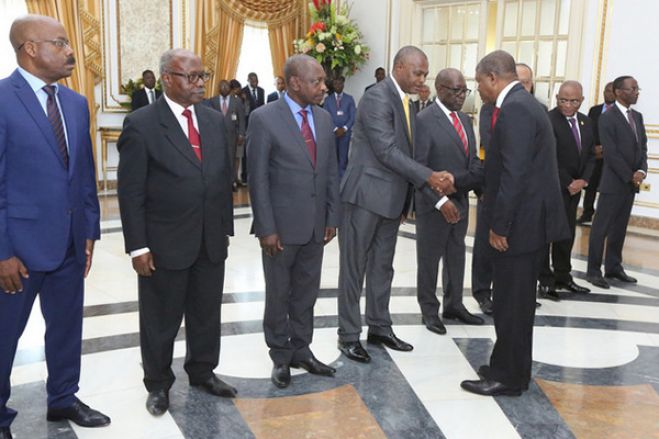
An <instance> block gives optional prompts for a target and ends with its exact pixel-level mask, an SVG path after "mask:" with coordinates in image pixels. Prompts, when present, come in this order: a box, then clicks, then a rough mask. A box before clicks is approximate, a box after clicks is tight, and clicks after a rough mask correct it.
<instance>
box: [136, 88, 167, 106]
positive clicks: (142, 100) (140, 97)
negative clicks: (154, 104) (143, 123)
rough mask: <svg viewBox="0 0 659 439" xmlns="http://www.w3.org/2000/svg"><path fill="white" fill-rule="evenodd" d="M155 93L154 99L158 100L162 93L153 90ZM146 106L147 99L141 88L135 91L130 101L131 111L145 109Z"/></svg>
mask: <svg viewBox="0 0 659 439" xmlns="http://www.w3.org/2000/svg"><path fill="white" fill-rule="evenodd" d="M155 92H156V99H158V98H159V97H160V96H161V95H162V92H161V91H160V90H155ZM147 105H149V97H148V96H147V95H146V90H145V89H143V88H141V89H139V90H135V91H134V92H133V96H132V98H131V101H130V107H131V111H135V110H137V109H138V108H142V107H146V106H147Z"/></svg>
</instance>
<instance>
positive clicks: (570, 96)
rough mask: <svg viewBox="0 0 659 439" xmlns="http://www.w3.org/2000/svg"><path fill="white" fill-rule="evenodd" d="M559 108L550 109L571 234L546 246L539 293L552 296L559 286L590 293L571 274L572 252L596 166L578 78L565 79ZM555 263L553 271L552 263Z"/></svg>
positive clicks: (559, 173) (590, 128) (591, 132)
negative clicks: (582, 202)
mask: <svg viewBox="0 0 659 439" xmlns="http://www.w3.org/2000/svg"><path fill="white" fill-rule="evenodd" d="M556 102H557V105H556V108H554V109H553V110H551V111H550V112H549V120H550V121H551V125H552V128H553V130H554V137H555V138H556V153H557V154H558V156H557V162H558V181H559V183H560V185H561V193H562V195H563V203H564V206H565V213H566V215H567V222H568V226H569V228H570V237H569V239H566V240H564V241H559V242H554V243H551V244H550V245H549V246H547V249H546V253H545V260H544V263H543V266H542V269H541V270H540V277H539V278H538V282H539V286H538V294H539V296H540V297H544V298H547V299H551V300H559V299H560V296H559V294H558V292H557V290H567V291H570V292H572V293H588V292H590V290H589V289H588V288H584V287H582V286H579V285H577V283H576V282H574V279H573V278H572V275H571V274H570V271H572V264H571V263H570V257H571V256H570V255H571V253H572V246H573V244H574V231H575V227H576V220H577V207H578V206H579V198H581V191H582V189H583V188H585V187H586V186H588V184H589V183H588V182H589V181H590V176H591V175H592V173H593V167H594V166H595V156H594V155H593V146H594V144H593V128H592V126H591V122H590V119H589V118H588V117H587V116H586V115H584V114H582V113H579V107H581V103H582V102H583V89H582V87H581V84H580V83H578V82H577V81H565V82H564V83H563V84H561V86H560V88H559V89H558V94H557V95H556ZM550 255H551V262H552V265H553V269H554V270H553V272H552V269H551V267H550V264H549V258H550Z"/></svg>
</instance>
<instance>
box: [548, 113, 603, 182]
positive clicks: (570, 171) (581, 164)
mask: <svg viewBox="0 0 659 439" xmlns="http://www.w3.org/2000/svg"><path fill="white" fill-rule="evenodd" d="M576 117H577V125H578V127H579V133H580V135H581V151H579V148H578V147H577V142H576V140H575V139H574V135H573V134H572V128H571V127H570V122H568V121H567V119H566V118H565V116H563V115H562V114H561V112H560V111H559V110H558V108H554V109H553V110H551V111H550V112H549V120H550V121H551V125H552V128H553V129H554V137H555V138H556V153H557V154H558V156H557V161H558V180H559V183H560V185H561V191H562V192H563V193H564V194H566V193H569V192H568V190H567V187H568V186H569V185H570V183H572V180H577V179H584V180H586V181H589V180H590V176H591V175H592V174H593V169H594V168H595V155H594V152H593V148H594V145H595V144H594V143H593V127H592V123H591V121H590V119H589V118H588V117H587V116H586V115H584V114H582V113H577V114H576Z"/></svg>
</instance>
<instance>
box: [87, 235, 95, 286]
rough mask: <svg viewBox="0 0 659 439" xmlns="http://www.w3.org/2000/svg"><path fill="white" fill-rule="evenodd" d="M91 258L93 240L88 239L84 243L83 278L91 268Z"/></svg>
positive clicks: (92, 254)
mask: <svg viewBox="0 0 659 439" xmlns="http://www.w3.org/2000/svg"><path fill="white" fill-rule="evenodd" d="M92 256H94V240H93V239H88V240H86V241H85V278H86V277H87V275H88V274H89V270H91V268H92Z"/></svg>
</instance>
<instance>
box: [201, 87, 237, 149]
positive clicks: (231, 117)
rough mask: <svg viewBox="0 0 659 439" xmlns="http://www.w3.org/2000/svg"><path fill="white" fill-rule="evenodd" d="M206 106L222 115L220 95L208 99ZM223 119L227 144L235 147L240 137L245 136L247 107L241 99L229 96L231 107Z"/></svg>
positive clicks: (229, 106)
mask: <svg viewBox="0 0 659 439" xmlns="http://www.w3.org/2000/svg"><path fill="white" fill-rule="evenodd" d="M204 104H206V105H208V106H209V107H211V108H212V109H214V110H216V111H219V112H220V114H222V104H221V102H220V96H219V95H218V96H214V97H212V98H210V99H206V100H205V101H204ZM223 119H224V127H225V128H226V134H227V144H228V145H230V146H232V147H233V146H235V145H236V142H237V141H238V136H244V135H245V106H244V105H243V103H242V101H241V100H240V99H239V98H237V97H235V96H233V95H231V94H230V95H229V105H228V106H227V113H226V114H225V115H223Z"/></svg>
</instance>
